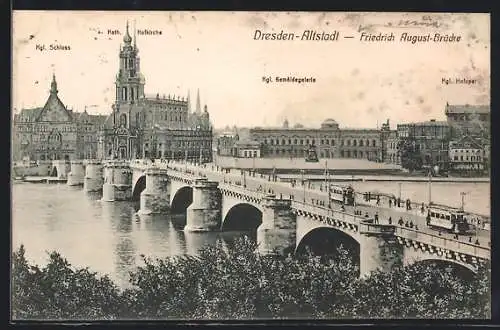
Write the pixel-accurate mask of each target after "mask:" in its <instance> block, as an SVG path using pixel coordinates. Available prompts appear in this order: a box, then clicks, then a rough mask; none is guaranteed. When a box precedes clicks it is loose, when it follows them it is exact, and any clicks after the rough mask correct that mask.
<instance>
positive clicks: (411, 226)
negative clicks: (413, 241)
mask: <svg viewBox="0 0 500 330" xmlns="http://www.w3.org/2000/svg"><path fill="white" fill-rule="evenodd" d="M410 228H413V221H411V220H410Z"/></svg>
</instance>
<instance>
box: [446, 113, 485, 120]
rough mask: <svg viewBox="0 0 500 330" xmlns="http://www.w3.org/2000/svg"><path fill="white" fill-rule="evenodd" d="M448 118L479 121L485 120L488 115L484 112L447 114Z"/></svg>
mask: <svg viewBox="0 0 500 330" xmlns="http://www.w3.org/2000/svg"><path fill="white" fill-rule="evenodd" d="M448 118H450V119H452V120H461V121H469V120H473V119H479V120H481V121H487V120H488V119H489V115H484V114H476V113H474V114H469V115H465V114H448Z"/></svg>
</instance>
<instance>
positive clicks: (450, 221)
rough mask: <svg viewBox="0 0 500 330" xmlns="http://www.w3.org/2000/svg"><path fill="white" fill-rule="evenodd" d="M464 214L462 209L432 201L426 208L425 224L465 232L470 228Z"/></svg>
mask: <svg viewBox="0 0 500 330" xmlns="http://www.w3.org/2000/svg"><path fill="white" fill-rule="evenodd" d="M464 215H465V214H464V210H462V209H459V208H453V207H450V206H445V205H439V204H434V203H433V204H431V205H429V208H428V213H427V218H426V221H427V226H429V227H434V228H439V229H444V230H447V231H450V232H453V233H456V234H466V233H467V232H468V231H469V229H470V228H469V224H468V223H467V219H466V218H465V216H464Z"/></svg>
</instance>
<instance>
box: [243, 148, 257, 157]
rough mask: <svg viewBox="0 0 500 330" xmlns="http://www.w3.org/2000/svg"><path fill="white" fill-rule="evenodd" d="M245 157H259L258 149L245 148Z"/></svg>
mask: <svg viewBox="0 0 500 330" xmlns="http://www.w3.org/2000/svg"><path fill="white" fill-rule="evenodd" d="M243 155H244V157H246V158H251V157H258V156H257V151H256V150H253V151H252V150H245V151H244V152H243Z"/></svg>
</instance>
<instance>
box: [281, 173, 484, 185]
mask: <svg viewBox="0 0 500 330" xmlns="http://www.w3.org/2000/svg"><path fill="white" fill-rule="evenodd" d="M278 177H279V178H280V180H282V181H290V180H294V179H295V180H302V178H304V179H305V180H308V181H325V175H324V174H323V175H317V174H316V175H315V174H305V175H303V176H302V175H300V174H281V175H278ZM431 180H432V182H450V183H489V182H490V178H489V177H478V178H470V177H467V178H462V177H433V178H431ZM328 181H332V182H349V181H361V182H429V177H427V176H420V177H418V176H404V175H329V176H328Z"/></svg>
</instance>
